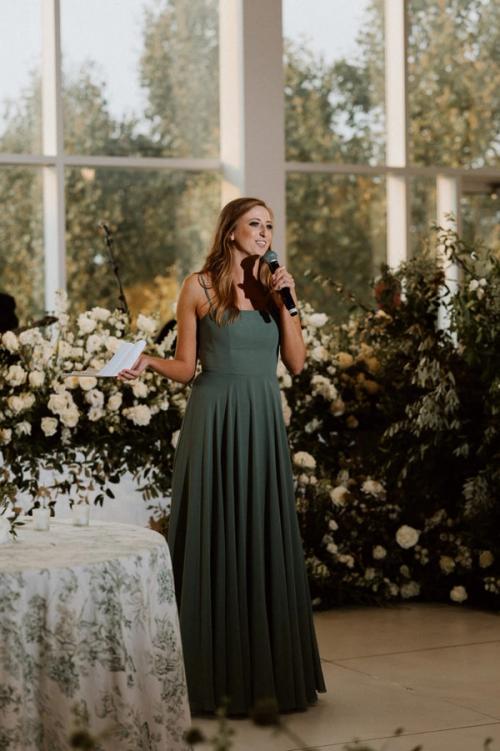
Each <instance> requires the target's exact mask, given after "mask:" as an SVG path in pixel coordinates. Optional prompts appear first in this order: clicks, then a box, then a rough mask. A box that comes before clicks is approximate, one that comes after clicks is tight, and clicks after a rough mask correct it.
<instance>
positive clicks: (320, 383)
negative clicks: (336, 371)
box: [311, 375, 338, 402]
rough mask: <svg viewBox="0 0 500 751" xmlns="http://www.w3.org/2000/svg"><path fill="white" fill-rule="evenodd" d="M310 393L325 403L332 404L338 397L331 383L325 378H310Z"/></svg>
mask: <svg viewBox="0 0 500 751" xmlns="http://www.w3.org/2000/svg"><path fill="white" fill-rule="evenodd" d="M311 386H312V389H311V391H312V393H313V394H319V395H320V396H322V397H323V398H324V399H326V400H327V401H331V402H333V401H334V400H335V399H336V398H337V397H338V392H337V389H336V388H335V386H334V385H333V383H332V382H331V381H330V380H329V379H328V378H325V376H322V375H314V376H313V377H312V378H311Z"/></svg>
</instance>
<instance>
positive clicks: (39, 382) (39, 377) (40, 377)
mask: <svg viewBox="0 0 500 751" xmlns="http://www.w3.org/2000/svg"><path fill="white" fill-rule="evenodd" d="M28 381H29V384H30V386H31V388H33V389H37V388H39V387H40V386H43V384H44V382H45V373H42V372H41V371H40V370H33V371H32V372H31V373H30V374H29V376H28Z"/></svg>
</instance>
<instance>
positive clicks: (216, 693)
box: [168, 277, 325, 714]
mask: <svg viewBox="0 0 500 751" xmlns="http://www.w3.org/2000/svg"><path fill="white" fill-rule="evenodd" d="M199 278H201V277H199ZM205 292H206V288H205ZM207 297H208V294H207ZM208 299H209V301H210V298H208ZM198 334H199V340H198V347H199V349H198V353H199V357H200V361H201V365H202V372H201V373H200V374H199V375H198V376H197V378H196V379H195V381H194V383H193V387H192V390H191V394H190V397H189V400H188V405H187V408H186V413H185V416H184V421H183V424H182V429H181V432H180V435H179V440H178V444H177V448H176V453H175V459H174V470H173V481H172V512H171V517H170V529H169V537H168V542H169V547H170V551H171V555H172V562H173V569H174V575H175V585H176V596H177V601H178V606H179V617H180V626H181V634H182V642H183V650H184V661H185V667H186V675H187V683H188V693H189V699H190V704H191V710H192V712H193V714H196V713H204V712H213V711H214V710H215V709H216V708H217V707H218V706H220V705H221V704H222V701H223V699H224V698H225V697H226V698H227V699H228V700H229V705H228V713H229V714H247V713H248V712H249V710H251V708H252V707H253V706H254V704H255V702H256V701H257V700H260V699H266V698H275V699H276V701H277V703H278V706H279V709H280V711H293V710H301V709H305V708H306V707H307V706H308V705H309V704H313V703H315V701H316V700H317V695H316V691H325V684H324V681H323V675H322V672H321V665H320V660H319V655H318V649H317V644H316V637H315V633H314V626H313V622H312V611H311V602H310V595H309V588H308V582H307V577H306V571H305V565H304V554H303V550H302V543H301V538H300V532H299V527H298V521H297V515H296V511H295V499H294V486H293V478H292V466H291V461H290V453H289V448H288V443H287V435H286V429H285V424H284V420H283V412H282V406H281V400H280V391H279V384H278V381H277V377H276V365H277V357H278V350H279V327H278V324H277V322H276V320H275V319H274V317H273V316H272V315H270V314H269V313H267V312H264V311H257V310H243V311H240V314H239V317H238V318H237V319H236V320H235V321H234V322H233V323H228V324H226V325H222V326H219V325H218V324H217V323H216V321H215V319H214V317H213V309H212V307H210V313H209V314H207V315H205V316H204V318H202V319H201V320H199V322H198Z"/></svg>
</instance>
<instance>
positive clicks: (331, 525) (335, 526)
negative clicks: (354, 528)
mask: <svg viewBox="0 0 500 751" xmlns="http://www.w3.org/2000/svg"><path fill="white" fill-rule="evenodd" d="M328 526H329V528H330V529H333V530H334V531H335V530H336V529H338V528H339V525H338V524H337V522H336V521H335V519H330V521H329V522H328Z"/></svg>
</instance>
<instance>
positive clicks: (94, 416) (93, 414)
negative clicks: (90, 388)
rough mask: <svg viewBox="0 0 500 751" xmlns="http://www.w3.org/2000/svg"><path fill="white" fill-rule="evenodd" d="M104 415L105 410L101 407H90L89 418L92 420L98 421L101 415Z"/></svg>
mask: <svg viewBox="0 0 500 751" xmlns="http://www.w3.org/2000/svg"><path fill="white" fill-rule="evenodd" d="M103 416H104V410H102V409H101V408H100V407H91V408H90V409H89V415H88V417H89V420H90V422H96V421H97V420H100V419H101V417H103Z"/></svg>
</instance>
